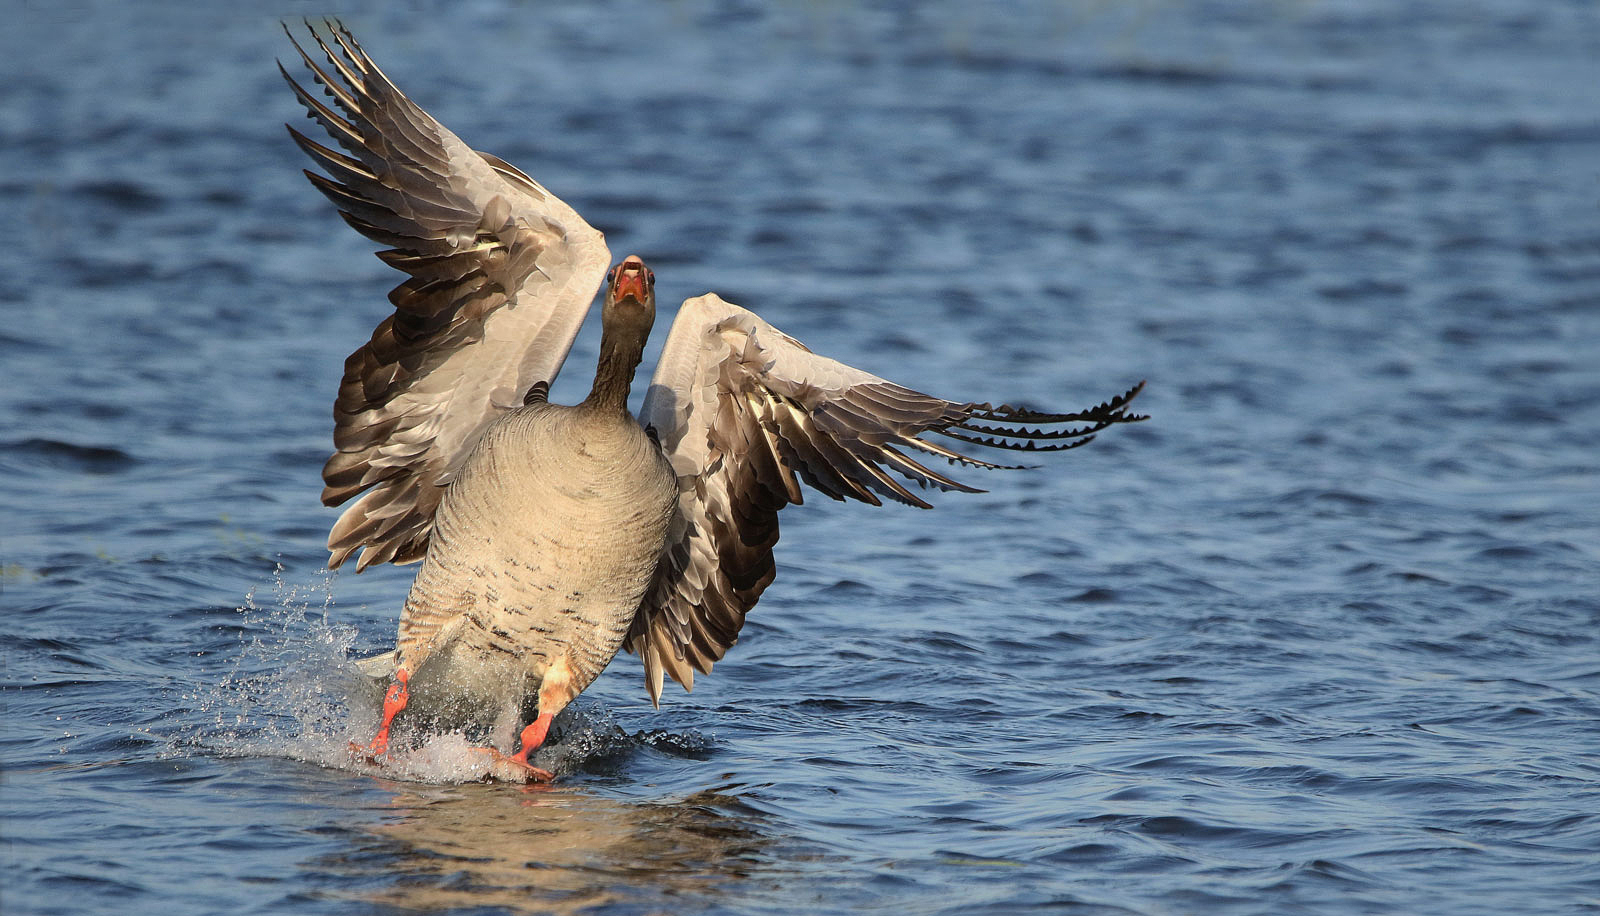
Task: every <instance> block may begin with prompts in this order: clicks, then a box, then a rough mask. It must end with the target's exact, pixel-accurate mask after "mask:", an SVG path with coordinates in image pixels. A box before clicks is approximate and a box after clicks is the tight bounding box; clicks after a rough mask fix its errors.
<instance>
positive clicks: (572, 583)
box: [278, 20, 1146, 779]
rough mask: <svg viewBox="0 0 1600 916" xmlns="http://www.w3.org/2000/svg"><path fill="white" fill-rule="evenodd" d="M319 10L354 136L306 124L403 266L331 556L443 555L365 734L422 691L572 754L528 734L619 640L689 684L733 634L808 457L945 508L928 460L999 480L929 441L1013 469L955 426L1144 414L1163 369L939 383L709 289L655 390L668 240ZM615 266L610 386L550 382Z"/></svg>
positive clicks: (321, 41)
mask: <svg viewBox="0 0 1600 916" xmlns="http://www.w3.org/2000/svg"><path fill="white" fill-rule="evenodd" d="M306 26H307V29H308V30H309V31H310V41H309V42H308V43H307V45H302V44H301V42H300V41H299V40H297V39H296V38H295V36H294V34H293V33H292V32H291V31H290V30H289V28H288V27H287V25H286V26H285V28H284V31H285V33H286V34H287V35H288V37H289V40H290V42H291V43H292V44H293V45H294V48H295V51H296V52H298V56H299V59H300V61H301V62H302V63H303V64H304V65H305V67H306V68H307V69H308V70H309V75H310V78H311V79H312V80H313V81H314V83H315V84H318V85H320V86H321V87H322V93H321V98H319V97H318V94H315V93H313V92H312V91H310V90H308V89H307V88H305V86H303V85H302V84H301V83H300V82H299V81H297V80H296V79H295V78H294V77H293V76H291V75H290V73H289V71H288V70H287V69H285V67H284V66H283V63H282V61H281V60H280V61H279V63H278V69H279V72H280V73H281V74H282V75H283V78H284V79H285V80H287V81H288V84H289V86H290V88H291V89H292V90H293V92H294V94H295V96H296V97H297V98H298V100H299V102H300V103H301V104H302V105H303V106H304V107H305V109H306V111H307V115H308V117H309V118H310V119H312V120H314V121H316V122H317V123H318V124H320V126H321V127H322V128H323V129H324V130H325V131H326V132H327V134H328V135H329V137H331V139H332V141H333V143H334V146H336V147H338V148H337V149H335V148H334V146H328V145H324V144H323V143H319V142H317V141H316V140H313V139H311V138H310V137H308V136H306V135H305V134H304V133H302V132H300V131H299V130H297V129H296V128H295V127H294V126H292V125H286V126H287V127H288V128H289V133H290V135H291V137H292V138H293V140H294V142H295V143H296V144H297V145H298V146H299V147H300V148H301V149H302V150H304V151H305V153H306V154H307V155H309V156H310V158H311V159H312V160H313V162H314V164H315V165H316V166H317V167H318V168H319V169H320V170H321V171H320V172H319V171H313V170H309V169H308V170H306V172H305V174H306V176H307V177H308V178H309V179H310V181H311V183H312V184H313V185H314V186H315V187H316V188H317V190H319V191H321V192H322V193H323V194H324V195H326V196H327V197H328V198H329V199H331V200H332V201H333V203H334V204H335V205H336V206H337V208H338V210H339V212H340V214H341V215H342V216H343V217H344V219H345V221H346V222H348V223H349V224H350V225H351V226H352V227H353V228H355V229H356V231H358V232H360V233H361V234H363V235H365V236H367V237H368V238H369V239H372V240H374V241H376V242H377V243H378V244H380V245H382V246H384V250H382V251H379V252H378V257H379V258H380V259H382V260H383V261H384V263H386V264H388V265H389V266H391V267H394V268H397V269H398V270H400V271H402V272H403V273H405V274H407V275H408V277H407V278H406V279H405V280H404V281H403V282H401V283H400V284H399V285H398V286H397V287H395V288H394V289H393V291H391V292H390V294H389V301H390V302H391V303H392V304H393V306H394V312H393V314H391V315H389V316H388V317H387V318H385V319H384V320H383V322H382V323H380V324H379V325H378V327H377V328H376V330H374V331H373V333H372V337H371V340H369V341H368V342H367V343H366V344H365V345H364V346H362V347H361V348H360V349H358V350H356V351H355V352H354V353H353V354H352V355H351V356H350V357H349V358H348V359H347V360H346V362H345V365H344V376H343V380H342V381H341V383H340V386H339V393H338V398H337V401H336V403H335V406H334V418H335V430H334V444H335V446H336V449H337V450H336V451H335V452H334V454H333V455H332V457H330V458H329V459H328V461H327V463H326V465H325V466H324V468H323V471H322V478H323V482H324V484H325V486H324V489H323V491H322V501H323V503H324V504H326V505H329V506H339V505H343V504H345V503H346V502H349V505H348V506H347V507H346V508H345V509H344V510H343V512H342V514H341V515H340V516H339V518H338V519H337V521H336V522H335V523H334V525H333V528H332V530H331V532H330V533H329V536H328V550H329V561H328V567H329V569H337V568H339V567H340V566H341V565H342V564H343V563H345V561H346V560H348V559H349V558H350V557H351V556H352V555H356V554H357V551H359V555H358V556H357V559H356V561H355V567H356V571H357V572H360V571H362V570H365V569H367V568H368V567H370V566H373V565H374V564H383V563H395V564H408V563H413V562H418V561H420V562H421V566H420V568H419V569H418V571H417V574H416V577H415V580H414V582H413V584H412V585H411V588H410V591H409V593H408V594H407V596H406V599H405V603H404V606H403V608H402V611H401V614H400V623H399V633H398V638H397V639H396V643H395V649H394V651H392V652H389V653H385V654H384V655H381V656H378V657H376V658H373V659H368V660H365V661H364V662H363V663H362V670H363V671H366V672H367V673H368V674H370V675H372V676H374V677H375V678H377V682H378V683H380V684H387V690H386V692H385V694H384V699H383V712H382V718H381V721H380V724H379V726H378V729H377V732H376V734H375V735H374V736H373V738H372V740H371V742H370V743H369V744H367V745H365V746H360V745H356V744H354V743H352V748H353V749H354V750H356V751H357V752H358V753H359V754H361V755H364V756H365V757H366V758H367V759H369V760H372V761H374V762H378V761H379V760H380V759H381V758H382V757H383V756H384V755H385V754H386V753H388V751H389V747H390V731H391V726H392V725H393V723H394V722H395V719H396V716H398V715H399V714H400V713H401V712H402V711H403V710H405V709H406V708H407V706H408V704H411V703H412V701H413V697H414V696H421V695H423V694H427V695H428V696H429V697H430V698H431V699H430V700H429V702H428V703H417V704H416V706H417V707H418V708H442V707H447V706H448V707H452V708H455V709H457V710H465V711H467V712H469V713H470V714H472V715H475V716H477V717H478V718H479V720H480V721H483V722H485V723H487V725H488V729H489V732H490V734H491V743H492V744H493V745H494V746H493V747H492V748H485V749H484V750H487V751H489V752H490V753H492V754H494V755H495V756H496V758H497V760H499V761H501V762H505V763H508V764H509V765H511V766H512V767H514V768H521V770H520V771H525V773H526V775H527V776H528V778H537V779H551V778H553V777H552V776H551V774H549V773H548V772H545V771H543V770H541V769H539V768H537V767H534V766H533V765H532V764H531V763H530V762H529V754H530V753H531V752H532V751H534V750H536V749H538V748H539V747H540V746H541V744H542V743H543V742H544V740H545V738H546V736H547V734H548V731H549V728H550V723H551V720H552V719H553V718H554V717H555V716H556V715H557V714H558V713H560V712H561V711H562V709H563V708H565V707H566V706H567V705H568V704H569V703H570V702H571V701H572V700H573V698H574V697H576V696H577V695H578V694H579V693H581V692H582V691H583V690H584V689H585V688H586V687H588V686H589V685H590V683H591V682H593V681H594V680H595V678H596V677H597V676H598V675H599V674H600V672H601V670H602V669H604V668H605V667H606V666H607V665H608V664H609V663H610V662H611V660H612V659H613V658H614V657H615V656H616V655H617V654H618V653H619V652H620V651H622V650H624V649H625V650H627V651H628V652H630V653H632V654H634V655H637V656H638V657H639V658H640V659H641V661H642V662H643V666H644V675H645V685H646V689H647V691H648V693H649V696H650V700H651V702H652V703H653V704H654V705H655V706H657V707H659V706H660V702H661V692H662V687H663V684H664V679H665V678H666V677H671V678H672V679H673V680H674V681H677V682H678V683H679V684H681V685H682V686H683V687H684V689H686V690H690V689H693V686H694V678H695V675H696V673H700V674H709V673H710V672H711V670H712V666H713V664H714V663H716V662H717V661H720V660H721V659H722V658H723V656H724V654H725V653H726V652H727V651H728V649H729V648H730V647H731V646H733V644H734V643H735V641H736V640H737V638H738V635H739V631H740V628H741V626H742V625H743V623H744V620H745V616H746V615H747V614H748V613H749V612H750V610H751V608H752V607H753V606H754V605H755V603H756V601H757V599H758V598H759V597H760V596H761V593H762V591H763V590H764V589H766V587H767V586H768V585H769V584H771V582H772V581H773V577H774V575H775V573H776V567H775V565H774V560H773V546H774V544H775V543H776V542H777V540H778V513H779V511H780V510H781V509H783V508H784V507H785V506H787V505H790V504H798V503H800V502H801V501H802V498H803V490H802V488H801V483H802V482H804V483H805V484H806V485H807V486H809V487H810V488H812V489H814V490H816V491H819V492H821V493H823V494H825V495H827V496H829V497H832V498H833V499H835V500H841V501H842V500H846V499H850V500H858V501H861V502H865V503H869V504H872V505H881V504H882V502H883V501H884V500H885V499H887V500H891V501H897V502H901V503H905V504H909V505H911V506H916V507H920V508H931V506H930V504H929V503H928V502H927V501H926V500H925V499H924V498H923V497H922V496H921V495H919V493H918V492H917V490H914V489H912V487H911V486H908V484H914V485H917V487H918V489H921V490H926V489H928V488H932V489H935V490H940V491H961V492H969V493H971V492H981V491H980V490H978V489H977V488H975V487H972V486H969V485H967V484H964V483H961V482H958V481H957V480H955V479H954V478H952V477H950V476H948V475H946V474H944V473H941V472H940V471H938V470H934V469H933V468H930V467H929V466H928V463H929V462H930V460H931V459H941V460H943V461H944V462H947V463H949V464H950V465H952V466H965V467H968V468H977V469H1002V468H1015V467H1017V466H1015V465H1001V464H996V463H992V462H989V461H985V460H983V459H980V458H976V457H972V456H971V455H968V454H965V453H964V452H962V451H957V450H956V448H958V447H959V446H953V445H952V444H950V443H952V442H961V443H965V444H967V445H968V446H973V445H975V446H980V447H987V448H991V449H1001V450H1014V451H1027V452H1045V451H1060V450H1066V449H1071V448H1076V447H1078V446H1081V445H1084V444H1086V443H1087V442H1089V441H1090V440H1092V439H1093V438H1094V437H1095V434H1096V433H1098V432H1100V431H1101V430H1104V429H1106V428H1107V427H1110V426H1113V425H1117V424H1123V423H1131V422H1135V421H1139V420H1143V419H1146V417H1144V416H1142V415H1137V414H1133V413H1129V412H1128V405H1129V403H1130V402H1131V401H1132V400H1133V399H1134V397H1135V396H1137V395H1138V394H1139V392H1140V391H1141V390H1142V389H1143V386H1144V383H1143V382H1142V381H1141V382H1139V383H1138V384H1136V385H1134V386H1133V387H1131V388H1129V389H1128V390H1126V391H1125V392H1124V393H1123V394H1121V395H1118V396H1116V397H1113V398H1110V399H1109V400H1106V401H1104V402H1102V403H1101V404H1099V405H1098V406H1095V407H1092V408H1089V409H1086V410H1079V411H1073V412H1068V413H1049V412H1042V411H1036V410H1030V409H1025V408H1019V407H1012V406H1009V405H1004V404H1002V405H1000V406H992V405H991V404H988V403H976V402H960V401H949V400H945V399H943V398H938V397H934V396H931V395H927V394H923V393H921V392H919V391H914V390H912V389H910V388H907V387H904V386H901V385H897V384H895V383H893V382H890V381H887V380H885V379H883V378H879V377H878V376H875V375H872V374H870V373H868V372H865V371H862V370H860V369H856V368H854V367H851V366H848V365H845V364H843V363H841V362H838V361H836V360H833V359H829V358H828V357H825V356H822V355H820V354H816V353H813V352H812V351H811V350H809V349H808V348H807V347H806V346H805V345H804V344H802V343H801V342H800V341H798V340H796V339H794V338H793V337H790V336H788V335H787V334H784V333H783V332H782V331H780V330H778V329H777V328H775V327H773V326H772V325H771V324H769V323H767V322H766V321H765V320H763V319H761V318H760V317H757V315H756V314H755V313H753V312H751V311H748V310H746V309H744V308H742V307H740V306H738V305H735V304H733V303H731V302H728V301H726V300H724V299H722V298H721V297H720V296H718V295H716V294H715V293H708V294H706V295H702V296H698V297H695V298H691V299H688V300H686V301H685V302H684V303H683V304H682V306H681V307H680V308H679V310H678V312H677V316H676V318H675V320H674V321H673V322H672V326H671V329H670V331H669V332H668V335H667V340H666V344H665V346H664V348H663V350H662V352H661V356H660V358H659V362H658V364H657V366H656V369H655V373H654V375H653V376H652V378H651V380H650V384H649V387H648V389H647V390H646V392H645V396H644V401H643V407H642V410H641V411H640V413H639V415H638V417H637V418H635V417H634V416H633V415H631V414H630V413H629V411H628V397H629V393H630V388H631V386H632V382H633V377H634V374H635V372H636V370H637V368H638V366H639V363H640V360H641V357H642V353H643V350H644V346H645V342H646V340H647V339H648V337H649V334H650V331H651V328H652V325H653V324H654V320H655V305H656V304H655V275H654V273H653V272H652V271H651V270H650V268H649V267H647V266H646V265H645V263H644V261H643V260H642V259H641V258H640V257H638V256H637V255H629V256H627V257H625V258H624V259H623V260H622V261H621V262H620V263H618V264H617V265H615V266H612V265H611V255H610V252H609V251H608V249H607V247H606V243H605V239H604V237H603V236H602V234H601V233H600V232H599V231H597V230H596V229H594V228H593V227H591V226H590V225H589V224H588V223H586V222H584V220H583V218H582V217H581V216H579V215H578V213H577V212H576V211H574V210H573V209H572V208H571V207H569V206H568V205H567V204H566V203H564V202H563V201H561V200H560V199H559V198H557V197H556V196H555V195H554V194H552V193H550V192H549V191H548V190H546V189H545V188H544V187H543V186H542V185H540V184H539V183H538V182H536V181H534V180H533V179H532V178H530V177H528V176H527V175H526V174H524V173H523V172H522V171H521V170H519V169H518V168H516V167H515V166H513V165H511V164H510V163H508V162H505V161H504V160H502V159H500V158H498V157H496V156H493V155H490V154H488V153H483V152H477V151H474V150H473V149H471V148H470V147H468V146H467V145H466V144H465V143H463V142H462V141H461V140H460V139H458V138H457V137H456V135H455V134H453V133H451V132H450V131H449V130H447V129H445V127H444V126H443V125H442V124H440V123H439V122H438V121H436V120H435V119H434V118H433V117H431V116H430V115H429V114H428V113H427V112H425V111H423V110H422V109H421V108H420V107H418V106H417V105H416V103H414V102H413V101H411V99H410V98H408V97H407V96H406V95H405V94H404V93H402V92H401V91H400V90H399V89H398V88H396V86H395V85H394V84H393V83H392V82H391V81H390V80H389V78H388V77H387V76H386V75H385V74H384V73H383V71H382V70H380V69H379V68H378V66H377V64H375V63H374V62H373V60H372V58H370V57H369V56H368V55H367V54H366V52H365V51H364V50H363V49H362V47H361V46H360V44H358V43H357V42H356V40H355V37H354V36H353V35H352V34H351V33H350V31H349V30H348V29H346V28H345V27H344V25H343V24H342V23H339V22H338V21H336V20H329V21H326V22H324V23H323V28H322V29H321V30H319V29H318V28H316V27H315V26H314V25H313V24H312V23H310V22H307V23H306ZM311 43H314V44H315V46H316V49H317V50H319V51H320V52H321V58H322V59H323V60H325V61H326V63H325V64H324V63H319V62H318V61H317V60H316V59H314V58H313V57H312V55H311V54H310V53H308V52H307V50H306V47H307V46H309V45H310V44H311ZM602 284H603V285H604V288H605V293H604V297H603V304H602V307H601V329H602V334H601V342H600V356H599V361H598V365H597V367H596V371H595V377H594V383H593V387H592V389H591V390H590V392H589V395H588V397H586V398H585V399H584V400H583V401H582V402H581V403H579V404H577V405H571V406H566V405H557V404H553V403H551V402H550V401H549V390H550V383H551V380H553V379H554V378H555V377H556V374H557V372H559V371H560V369H561V366H562V363H563V362H564V361H565V359H566V357H567V353H568V351H569V350H570V348H571V346H572V342H573V339H574V337H575V336H576V334H577V332H578V327H579V325H580V324H581V323H582V322H583V320H584V317H585V315H586V314H587V312H588V310H589V308H590V304H591V302H592V300H593V299H594V298H595V294H596V293H597V291H598V290H599V289H600V288H601V286H602ZM967 451H970V448H969V449H967ZM897 478H899V479H897ZM351 500H353V502H350V501H351ZM530 700H531V701H533V705H532V707H531V709H532V710H533V711H534V714H533V715H532V716H531V717H528V716H525V715H524V710H525V708H527V704H528V703H529V701H530ZM524 722H526V723H527V724H526V725H524V724H523V723H524ZM513 739H515V740H516V744H517V745H518V749H517V751H516V753H515V754H508V753H507V751H509V750H510V748H511V747H512V745H513ZM520 771H519V772H520Z"/></svg>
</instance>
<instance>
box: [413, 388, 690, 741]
mask: <svg viewBox="0 0 1600 916" xmlns="http://www.w3.org/2000/svg"><path fill="white" fill-rule="evenodd" d="M677 493H678V487H677V479H676V477H675V476H674V474H673V472H672V468H671V465H670V464H669V463H668V462H667V459H666V458H665V456H663V455H662V453H661V450H660V448H659V447H658V446H657V445H656V444H655V442H654V441H653V440H652V439H651V438H650V437H649V436H648V435H647V434H646V433H645V431H644V430H643V429H642V428H641V427H640V426H639V425H638V423H637V422H636V421H635V420H634V419H633V418H632V417H630V416H628V415H627V414H608V413H602V412H598V411H593V410H588V409H585V408H583V407H581V406H580V407H564V406H559V405H553V404H548V403H534V404H530V405H527V406H524V407H522V408H519V409H517V410H515V411H513V412H512V413H510V414H508V415H507V416H506V417H505V418H503V419H502V420H500V421H499V422H497V423H495V424H494V425H493V426H491V427H490V428H489V429H488V431H487V432H486V433H485V434H484V436H483V438H482V439H481V440H480V441H479V443H478V444H477V446H476V447H475V448H474V450H473V451H472V453H471V454H470V455H469V457H468V458H467V460H466V462H465V463H464V464H463V466H462V469H461V472H460V474H459V475H457V477H456V479H455V480H454V482H452V483H451V484H450V486H449V488H448V489H447V491H446V492H445V494H444V496H443V499H442V501H441V502H440V506H439V512H438V515H437V517H436V519H435V527H434V534H433V544H432V547H431V548H430V550H429V551H428V555H427V557H426V559H424V560H423V563H422V568H421V569H420V570H419V571H418V573H417V579H416V582H415V583H414V584H413V586H412V589H411V592H410V595H409V596H408V597H407V599H406V605H405V609H404V612H403V613H402V615H401V623H400V638H399V643H398V646H397V648H398V656H399V657H398V659H397V660H398V662H399V664H400V665H401V666H402V667H404V668H406V669H407V670H410V671H416V672H418V673H419V674H421V673H422V672H424V671H428V670H429V669H432V670H433V672H435V677H433V678H430V680H437V679H438V678H439V677H441V676H442V677H444V678H446V679H447V680H448V681H450V682H451V683H449V684H448V686H447V687H446V688H445V690H444V692H445V693H446V694H447V695H452V696H454V697H455V698H456V700H457V702H453V703H448V705H451V706H458V707H461V708H465V709H472V708H485V707H487V708H485V711H488V710H489V709H497V710H498V711H499V712H500V714H501V715H500V717H501V718H508V719H514V718H515V715H514V710H512V709H510V708H508V707H513V706H514V707H517V708H518V709H520V707H521V705H522V704H523V703H524V702H525V701H526V698H527V697H529V696H531V695H532V693H533V692H534V691H536V690H537V689H538V687H539V685H540V682H541V681H542V680H543V679H544V677H545V675H546V673H547V672H549V670H550V668H551V666H552V665H556V664H558V663H561V662H563V660H565V666H566V670H565V671H564V672H563V676H569V677H571V679H572V684H571V692H572V694H573V695H576V694H577V693H578V692H581V691H582V690H583V688H584V687H587V686H588V685H589V683H590V682H592V681H593V680H594V679H595V677H597V676H598V675H599V674H600V671H601V670H602V669H604V668H605V666H606V664H607V663H608V662H609V661H610V660H611V658H612V657H613V656H615V655H616V653H617V650H618V648H619V647H620V646H621V644H622V640H623V637H624V636H625V635H626V633H627V630H628V626H629V623H630V622H631V621H632V619H633V617H634V615H635V613H636V612H637V611H638V608H639V603H640V600H641V599H642V598H643V596H644V593H645V590H646V588H647V587H648V586H649V585H650V582H651V579H652V577H653V576H654V575H655V571H656V565H657V562H658V558H659V557H660V555H661V552H662V547H663V545H664V544H665V542H666V535H667V526H668V521H669V518H670V516H671V513H672V509H673V505H674V503H675V501H676V498H677ZM436 654H442V655H443V656H444V658H443V659H434V661H433V662H432V663H430V664H427V665H425V664H424V662H428V660H429V657H430V656H434V655H436ZM440 662H443V663H442V664H441V663H440ZM421 686H422V687H423V689H426V685H421ZM485 700H491V701H495V700H497V701H498V702H489V703H487V704H485V703H484V701H485ZM463 701H464V702H463ZM496 731H497V732H499V731H501V729H500V728H498V727H497V728H496ZM496 743H499V742H498V741H497V742H496Z"/></svg>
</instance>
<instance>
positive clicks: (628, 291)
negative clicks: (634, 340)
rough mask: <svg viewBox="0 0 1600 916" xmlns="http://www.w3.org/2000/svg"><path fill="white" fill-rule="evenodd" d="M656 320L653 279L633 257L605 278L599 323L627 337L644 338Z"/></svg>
mask: <svg viewBox="0 0 1600 916" xmlns="http://www.w3.org/2000/svg"><path fill="white" fill-rule="evenodd" d="M655 319H656V275H655V271H653V270H651V269H650V268H648V267H646V266H645V264H644V261H643V260H642V259H641V258H640V257H639V256H638V255H636V254H630V255H628V256H627V257H626V258H623V259H622V263H621V264H618V265H617V266H616V267H613V268H611V272H610V273H609V274H607V275H606V301H605V306H604V308H603V309H602V311H601V314H600V320H601V323H602V325H603V326H605V327H606V328H611V327H615V328H616V329H617V331H619V332H626V334H627V336H628V337H630V338H631V337H635V336H639V337H644V336H648V335H649V333H650V326H651V325H653V324H654V323H655Z"/></svg>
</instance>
